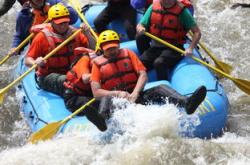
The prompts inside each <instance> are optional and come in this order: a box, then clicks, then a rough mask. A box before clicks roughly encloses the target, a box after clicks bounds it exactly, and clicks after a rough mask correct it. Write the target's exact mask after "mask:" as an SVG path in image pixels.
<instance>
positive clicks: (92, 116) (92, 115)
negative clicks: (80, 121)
mask: <svg viewBox="0 0 250 165" xmlns="http://www.w3.org/2000/svg"><path fill="white" fill-rule="evenodd" d="M85 114H86V116H87V118H88V120H89V121H91V122H92V123H93V124H94V125H95V126H96V127H97V128H98V129H99V130H100V131H106V130H107V125H106V122H105V119H104V118H103V117H102V116H101V115H100V114H99V113H98V112H97V111H96V110H95V109H88V111H87V112H86V113H85Z"/></svg>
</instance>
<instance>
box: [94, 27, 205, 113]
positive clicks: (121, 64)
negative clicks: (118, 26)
mask: <svg viewBox="0 0 250 165" xmlns="http://www.w3.org/2000/svg"><path fill="white" fill-rule="evenodd" d="M98 44H99V46H100V48H101V49H102V50H103V55H101V56H98V57H96V58H95V59H94V62H93V66H92V71H91V88H92V92H93V95H94V97H95V98H97V99H102V100H101V101H102V102H101V104H104V105H100V107H99V111H100V113H101V114H102V115H104V117H107V116H109V114H110V110H112V108H111V107H112V101H111V99H112V97H120V98H125V99H128V100H129V101H131V102H136V103H141V104H146V103H147V102H148V101H152V102H164V99H163V98H166V97H168V100H169V101H170V102H171V103H174V104H178V105H179V106H182V107H185V109H186V112H187V113H188V114H192V113H193V112H194V111H195V110H196V108H197V107H198V105H199V104H200V103H201V102H202V101H203V100H204V98H205V97H206V88H205V87H204V86H202V87H200V88H198V89H197V90H196V91H195V92H194V94H193V95H192V96H190V97H185V96H182V95H180V94H179V93H177V92H176V91H175V90H173V89H171V88H170V87H168V86H165V85H160V86H157V87H154V88H151V89H148V90H145V91H143V88H144V86H145V84H146V82H147V79H148V78H147V74H146V68H145V67H144V66H143V64H142V63H141V61H140V60H139V59H138V57H137V56H136V54H135V53H134V52H132V51H131V50H128V49H119V36H118V34H117V33H116V32H114V31H111V30H106V31H104V32H102V33H101V34H100V36H99V38H98ZM105 102H106V103H105Z"/></svg>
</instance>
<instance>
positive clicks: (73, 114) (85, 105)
mask: <svg viewBox="0 0 250 165" xmlns="http://www.w3.org/2000/svg"><path fill="white" fill-rule="evenodd" d="M95 100H96V99H95V98H92V99H91V100H90V101H88V102H87V103H86V104H84V105H83V106H81V107H80V108H79V109H77V110H76V111H75V112H74V113H72V114H71V115H69V116H68V117H66V118H65V119H63V120H62V121H61V122H60V123H61V124H64V123H66V122H67V121H68V120H70V119H71V118H72V117H74V116H76V115H77V114H78V113H80V112H81V111H82V110H84V109H85V108H86V107H87V106H89V105H90V104H92V103H93V102H94V101H95Z"/></svg>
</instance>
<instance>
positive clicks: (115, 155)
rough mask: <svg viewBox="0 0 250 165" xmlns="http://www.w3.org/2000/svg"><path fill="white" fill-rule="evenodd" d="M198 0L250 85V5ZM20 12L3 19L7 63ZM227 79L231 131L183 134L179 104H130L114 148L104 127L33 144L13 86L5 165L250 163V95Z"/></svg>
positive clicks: (3, 76) (206, 32)
mask: <svg viewBox="0 0 250 165" xmlns="http://www.w3.org/2000/svg"><path fill="white" fill-rule="evenodd" d="M193 2H194V5H195V17H196V20H197V22H198V24H199V26H200V29H201V31H202V41H203V42H204V43H206V45H207V47H209V48H210V50H212V52H213V53H214V54H215V55H216V57H217V58H219V59H221V60H222V61H224V62H226V63H229V64H231V65H232V66H233V67H234V70H233V72H232V76H234V77H239V78H242V79H248V80H250V56H249V55H250V47H249V44H250V28H249V27H250V21H249V18H250V8H236V9H230V6H231V5H232V1H229V0H194V1H193ZM1 3H2V0H0V4H1ZM82 3H83V4H84V2H82ZM85 3H86V1H85ZM19 9H20V7H19V4H15V6H14V8H13V9H11V10H10V11H9V12H8V14H6V15H5V16H3V17H0V57H1V58H2V57H3V56H4V55H6V54H7V52H8V50H9V49H10V45H11V40H12V36H13V32H14V28H15V16H16V13H17V12H16V10H19ZM202 53H203V54H204V56H205V57H207V56H206V55H205V53H204V52H202ZM207 59H208V60H209V61H210V62H211V63H212V61H211V60H210V58H209V57H207ZM16 63H17V57H13V58H11V59H10V60H9V61H8V62H6V64H4V65H2V66H0V87H1V88H2V87H4V86H6V85H7V84H8V83H10V82H11V81H13V80H14V69H15V66H16ZM221 82H222V84H223V85H224V87H225V90H226V92H227V94H228V98H229V101H230V105H231V108H230V112H229V116H228V123H227V128H226V130H225V134H224V135H223V136H222V137H219V138H217V139H211V140H202V139H197V138H195V139H185V138H180V137H178V134H177V132H176V125H177V124H176V123H177V117H176V114H175V111H176V107H174V106H173V105H164V106H162V107H159V106H150V107H144V106H140V105H137V106H135V105H130V106H129V107H128V110H127V111H126V112H124V111H123V112H117V114H116V118H117V119H118V120H119V121H120V126H122V127H124V129H126V130H127V131H126V133H125V134H123V135H122V136H120V135H119V134H117V136H114V137H113V138H112V140H111V141H110V142H109V143H102V141H100V138H99V137H100V136H103V135H102V134H100V133H99V132H98V131H97V130H95V129H88V130H86V131H85V132H81V133H80V132H76V133H74V134H73V135H64V137H63V138H57V139H54V140H51V141H47V142H41V143H39V144H37V145H31V144H27V138H28V137H29V135H30V133H31V132H30V129H29V127H28V125H27V124H26V122H25V120H24V119H23V117H22V114H21V113H20V112H19V109H20V106H21V104H20V103H19V99H18V97H17V96H16V92H15V89H11V90H10V91H9V92H8V94H7V95H6V97H5V100H4V104H3V105H1V106H0V165H45V164H46V165H64V164H65V165H80V164H81V165H82V164H91V165H112V164H114V165H128V164H131V165H133V164H135V165H157V164H159V165H162V164H164V165H165V164H177V165H180V164H188V165H192V164H198V165H207V164H222V165H224V164H228V165H235V164H250V97H249V96H247V95H246V94H244V93H243V92H242V91H240V90H239V89H238V88H237V87H236V86H235V84H234V83H233V82H232V81H231V80H228V79H222V80H221ZM162 109H164V111H162ZM148 118H150V121H148V120H147V119H148ZM158 123H161V124H158Z"/></svg>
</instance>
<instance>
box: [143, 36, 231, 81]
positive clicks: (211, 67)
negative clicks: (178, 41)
mask: <svg viewBox="0 0 250 165" xmlns="http://www.w3.org/2000/svg"><path fill="white" fill-rule="evenodd" d="M144 34H145V35H146V36H148V37H150V38H152V39H154V40H156V41H158V42H160V43H162V44H164V45H165V46H167V47H170V48H171V49H174V50H176V51H177V52H179V53H182V54H184V53H185V52H184V51H183V50H181V49H180V48H178V47H176V46H174V45H172V44H170V43H168V42H166V41H164V40H162V39H160V38H158V37H156V36H154V35H152V34H150V33H148V32H144ZM191 58H192V59H194V60H195V61H197V62H199V63H201V64H203V65H205V66H207V67H208V68H210V69H212V70H213V71H215V72H217V73H220V74H222V75H224V76H225V77H227V78H229V79H230V80H234V78H233V77H232V76H230V75H228V74H227V73H225V72H223V71H221V70H219V69H218V68H216V67H214V66H212V65H209V64H208V63H206V62H204V61H202V60H200V59H199V58H197V57H194V56H191Z"/></svg>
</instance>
